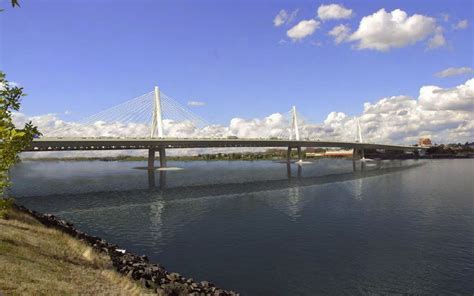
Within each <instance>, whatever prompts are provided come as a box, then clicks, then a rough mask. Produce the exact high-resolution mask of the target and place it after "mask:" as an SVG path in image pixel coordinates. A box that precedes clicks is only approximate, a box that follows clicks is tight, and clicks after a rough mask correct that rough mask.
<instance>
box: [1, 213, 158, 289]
mask: <svg viewBox="0 0 474 296" xmlns="http://www.w3.org/2000/svg"><path fill="white" fill-rule="evenodd" d="M150 292H151V291H150V290H145V289H142V288H141V287H140V286H138V285H137V284H136V283H135V282H134V281H133V280H132V279H130V278H127V277H123V276H121V275H120V274H118V273H117V272H116V271H115V270H114V269H113V267H112V263H111V261H110V258H109V257H108V256H106V255H105V254H99V253H97V252H96V251H94V250H93V249H92V248H91V247H89V246H87V245H86V244H85V243H83V242H81V241H79V240H76V239H75V238H73V237H70V236H69V235H67V234H65V233H62V232H60V231H58V230H55V229H51V228H47V227H45V226H44V225H42V224H40V223H39V222H38V221H37V220H36V219H35V218H33V217H31V216H30V215H28V214H26V213H23V212H19V211H17V210H11V211H9V213H8V219H0V295H78V294H81V295H147V294H148V295H151V293H150Z"/></svg>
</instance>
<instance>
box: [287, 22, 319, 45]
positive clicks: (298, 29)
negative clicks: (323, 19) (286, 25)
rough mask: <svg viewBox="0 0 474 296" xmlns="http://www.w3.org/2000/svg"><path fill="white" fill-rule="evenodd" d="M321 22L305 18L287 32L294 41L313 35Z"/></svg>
mask: <svg viewBox="0 0 474 296" xmlns="http://www.w3.org/2000/svg"><path fill="white" fill-rule="evenodd" d="M320 24H321V23H320V22H318V21H315V20H312V19H311V20H303V21H301V22H299V23H298V24H297V25H295V26H294V27H292V28H291V29H289V30H288V31H287V32H286V35H287V36H288V37H290V38H291V39H292V40H293V41H298V40H301V39H303V38H305V37H307V36H310V35H312V34H313V33H314V32H315V31H316V29H318V28H319V25H320Z"/></svg>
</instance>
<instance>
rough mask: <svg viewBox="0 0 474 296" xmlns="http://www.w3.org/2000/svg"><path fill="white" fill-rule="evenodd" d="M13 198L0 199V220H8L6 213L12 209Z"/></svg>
mask: <svg viewBox="0 0 474 296" xmlns="http://www.w3.org/2000/svg"><path fill="white" fill-rule="evenodd" d="M13 202H14V200H13V198H0V219H6V218H8V212H9V211H10V210H11V208H12V207H13Z"/></svg>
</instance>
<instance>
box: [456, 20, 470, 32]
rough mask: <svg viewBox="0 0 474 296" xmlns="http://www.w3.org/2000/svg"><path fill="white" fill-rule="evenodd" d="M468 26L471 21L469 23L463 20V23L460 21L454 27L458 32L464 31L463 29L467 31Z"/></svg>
mask: <svg viewBox="0 0 474 296" xmlns="http://www.w3.org/2000/svg"><path fill="white" fill-rule="evenodd" d="M468 25H469V21H468V20H462V21H459V22H458V23H457V24H456V25H455V26H454V29H456V30H463V29H466V28H467V26H468Z"/></svg>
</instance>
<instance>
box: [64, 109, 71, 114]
mask: <svg viewBox="0 0 474 296" xmlns="http://www.w3.org/2000/svg"><path fill="white" fill-rule="evenodd" d="M71 114H72V112H71V111H69V110H66V111H64V115H71Z"/></svg>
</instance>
